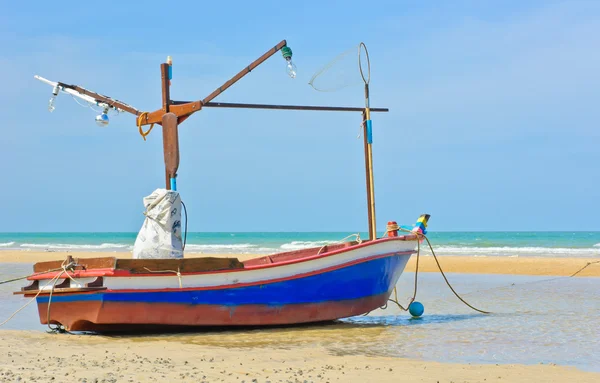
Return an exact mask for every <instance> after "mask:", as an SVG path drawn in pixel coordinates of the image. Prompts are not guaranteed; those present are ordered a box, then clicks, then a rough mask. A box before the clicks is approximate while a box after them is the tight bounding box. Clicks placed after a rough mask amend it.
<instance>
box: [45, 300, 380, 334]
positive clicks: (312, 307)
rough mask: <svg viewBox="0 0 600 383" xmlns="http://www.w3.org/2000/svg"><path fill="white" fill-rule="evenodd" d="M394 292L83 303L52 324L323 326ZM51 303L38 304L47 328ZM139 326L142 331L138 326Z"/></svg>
mask: <svg viewBox="0 0 600 383" xmlns="http://www.w3.org/2000/svg"><path fill="white" fill-rule="evenodd" d="M388 297H389V292H388V293H385V294H379V295H374V296H370V297H366V298H360V299H353V300H347V301H339V302H320V303H308V304H288V305H285V306H269V305H243V306H220V305H185V304H173V303H142V302H131V303H130V302H127V303H123V302H100V301H82V302H77V303H76V304H73V303H72V302H67V303H62V302H56V303H52V306H51V311H50V322H51V323H54V324H62V325H63V326H65V327H66V329H67V330H69V331H118V330H123V329H128V328H129V329H131V328H134V329H135V328H139V327H160V326H256V325H283V324H297V323H309V322H321V321H328V320H334V319H340V318H347V317H351V316H355V315H360V314H364V313H366V312H369V311H371V310H374V309H376V308H378V307H381V306H383V305H384V304H385V303H386V302H387V299H388ZM47 307H48V306H47V304H46V303H40V304H38V311H39V314H40V322H41V323H42V324H46V323H47V318H46V315H47ZM138 326H139V327H138Z"/></svg>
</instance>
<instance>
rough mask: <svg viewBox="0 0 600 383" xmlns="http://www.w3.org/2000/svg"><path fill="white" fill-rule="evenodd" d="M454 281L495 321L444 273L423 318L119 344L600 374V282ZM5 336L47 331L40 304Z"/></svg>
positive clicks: (16, 299) (6, 299)
mask: <svg viewBox="0 0 600 383" xmlns="http://www.w3.org/2000/svg"><path fill="white" fill-rule="evenodd" d="M30 270H31V266H30V265H24V264H3V265H2V271H1V272H0V279H8V278H9V277H15V276H20V275H26V274H28V273H29V272H30ZM448 278H449V280H450V283H451V284H452V285H453V286H454V288H455V289H456V290H457V291H458V292H459V293H460V294H461V296H462V297H463V298H464V299H465V300H467V301H468V302H469V303H470V304H472V305H473V306H475V307H477V308H480V309H482V310H485V311H490V312H491V314H481V313H478V312H476V311H473V310H471V309H470V308H468V307H466V306H465V305H464V304H463V303H462V302H460V301H459V300H458V299H457V298H456V297H455V296H454V295H453V294H452V292H451V291H450V290H449V289H448V287H447V286H446V283H445V282H444V280H443V279H442V277H441V276H440V275H439V274H437V273H421V274H419V283H418V292H417V300H418V301H420V302H422V303H423V304H424V306H425V314H424V315H423V317H422V318H419V319H413V318H411V317H410V316H409V315H408V314H407V313H405V312H403V311H402V310H400V309H399V308H398V307H396V306H395V305H394V304H393V303H390V304H389V305H388V307H387V309H385V310H381V309H378V310H375V311H373V312H371V313H370V314H369V315H367V316H358V317H353V318H347V319H343V320H340V321H336V322H330V323H327V324H322V323H321V324H315V325H304V326H288V327H271V328H260V329H258V328H250V329H248V328H244V329H236V330H232V329H230V328H224V329H223V328H221V329H215V328H210V329H203V330H193V331H189V332H178V333H169V334H143V335H136V334H126V335H119V336H120V337H127V338H132V339H134V340H137V341H145V340H156V339H161V340H166V341H178V342H185V343H189V344H194V345H198V346H206V345H208V346H217V347H225V348H246V349H253V350H260V349H261V348H268V349H274V348H275V349H277V348H281V349H294V348H300V347H311V346H319V347H323V348H325V349H326V350H327V351H328V352H330V353H332V354H336V355H349V354H352V355H367V356H369V355H381V356H391V357H405V358H412V359H422V360H434V361H441V362H457V363H521V364H539V363H544V364H549V363H556V364H559V365H565V366H574V367H578V368H581V369H584V370H591V371H600V331H599V328H600V278H598V277H574V278H570V277H534V276H513V275H473V274H452V273H449V274H448ZM21 285H24V283H22V282H16V283H11V284H4V285H0V322H1V321H3V320H4V319H5V318H7V317H8V316H9V315H10V314H12V313H13V312H14V311H15V310H16V309H18V308H19V307H20V306H22V305H23V304H24V303H26V302H27V300H26V299H25V298H23V297H22V296H13V295H11V292H12V291H14V290H18V289H19V288H20V286H21ZM413 287H414V273H405V274H403V275H402V277H401V278H400V281H399V282H398V285H397V289H398V299H399V301H400V302H401V303H403V304H406V303H407V302H408V300H409V299H410V297H411V296H412V294H413ZM2 329H18V330H34V331H44V330H46V328H45V327H44V326H42V325H40V324H39V316H38V313H37V307H36V306H35V304H31V305H30V306H28V307H26V308H25V309H24V310H23V311H21V312H20V313H19V314H17V316H16V317H15V318H14V319H13V320H12V321H11V322H9V323H8V324H7V325H6V326H4V327H0V331H2Z"/></svg>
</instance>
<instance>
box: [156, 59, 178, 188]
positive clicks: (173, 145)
mask: <svg viewBox="0 0 600 383" xmlns="http://www.w3.org/2000/svg"><path fill="white" fill-rule="evenodd" d="M160 76H161V84H162V110H163V112H164V114H163V116H162V119H161V121H162V128H163V152H164V157H165V184H166V189H167V190H176V189H177V186H176V185H177V183H176V179H177V169H178V168H179V134H178V131H177V130H178V128H177V125H178V124H177V115H175V114H174V113H170V112H169V108H170V103H171V96H170V86H171V79H170V78H169V64H167V63H164V64H160Z"/></svg>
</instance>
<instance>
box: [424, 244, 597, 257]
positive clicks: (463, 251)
mask: <svg viewBox="0 0 600 383" xmlns="http://www.w3.org/2000/svg"><path fill="white" fill-rule="evenodd" d="M422 249H423V251H424V252H425V253H428V252H429V249H424V248H423V247H422ZM433 249H434V250H435V252H436V254H440V255H444V254H446V255H482V256H483V255H513V256H514V255H554V256H560V255H565V256H577V255H579V256H600V249H598V248H566V247H510V246H502V247H464V246H434V247H433Z"/></svg>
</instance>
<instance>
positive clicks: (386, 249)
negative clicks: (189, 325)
mask: <svg viewBox="0 0 600 383" xmlns="http://www.w3.org/2000/svg"><path fill="white" fill-rule="evenodd" d="M415 247H416V241H385V242H380V243H374V244H372V245H368V246H362V247H359V248H357V249H355V250H349V251H344V252H342V253H339V254H335V255H331V256H327V257H323V258H317V259H314V260H309V261H304V262H296V263H292V264H289V265H281V266H273V267H266V268H259V269H255V270H253V269H246V270H240V271H234V272H221V273H210V274H197V275H182V276H181V285H182V287H183V288H210V287H218V286H223V285H236V284H246V283H256V282H260V281H269V280H273V279H280V278H289V277H293V276H295V275H299V274H305V273H310V272H315V271H318V270H323V269H327V268H330V267H335V266H339V265H342V264H345V263H348V262H353V261H358V260H361V259H364V258H369V257H372V256H376V255H379V254H388V253H398V252H406V251H413V250H414V249H415ZM408 258H410V256H409V255H407V256H406V260H407V261H408ZM153 271H154V270H153ZM71 283H72V284H73V282H71ZM179 283H180V281H179V278H178V277H177V275H175V274H172V275H162V276H139V277H104V286H105V287H107V288H108V289H111V290H128V289H150V290H152V289H178V288H180V286H179Z"/></svg>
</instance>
